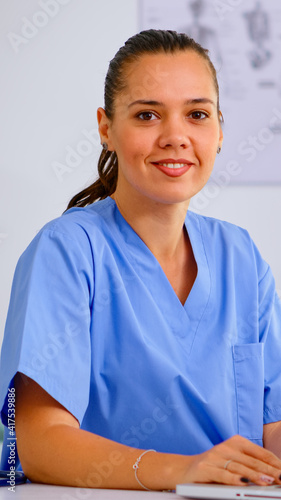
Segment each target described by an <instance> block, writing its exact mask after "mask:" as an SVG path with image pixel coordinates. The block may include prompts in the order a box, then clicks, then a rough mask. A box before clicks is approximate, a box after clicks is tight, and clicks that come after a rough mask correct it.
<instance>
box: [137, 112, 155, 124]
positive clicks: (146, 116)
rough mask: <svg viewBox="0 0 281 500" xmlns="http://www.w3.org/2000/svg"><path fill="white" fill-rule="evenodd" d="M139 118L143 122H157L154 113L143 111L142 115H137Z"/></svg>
mask: <svg viewBox="0 0 281 500" xmlns="http://www.w3.org/2000/svg"><path fill="white" fill-rule="evenodd" d="M137 118H139V119H140V120H143V121H147V122H149V121H151V120H156V119H157V116H156V115H155V114H154V113H152V111H142V112H141V113H138V114H137Z"/></svg>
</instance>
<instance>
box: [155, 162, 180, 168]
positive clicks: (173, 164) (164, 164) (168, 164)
mask: <svg viewBox="0 0 281 500" xmlns="http://www.w3.org/2000/svg"><path fill="white" fill-rule="evenodd" d="M158 165H162V166H163V167H166V168H183V167H186V163H158Z"/></svg>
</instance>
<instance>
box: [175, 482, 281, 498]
mask: <svg viewBox="0 0 281 500" xmlns="http://www.w3.org/2000/svg"><path fill="white" fill-rule="evenodd" d="M176 493H177V494H178V495H180V496H183V497H186V498H202V499H206V500H207V499H213V500H219V499H222V500H228V499H233V500H239V499H241V500H242V499H248V500H260V499H261V498H263V499H265V500H266V499H274V498H280V499H281V486H279V485H277V484H274V485H272V486H257V485H252V484H251V485H249V486H241V487H240V486H227V485H224V484H199V483H193V484H178V485H177V488H176Z"/></svg>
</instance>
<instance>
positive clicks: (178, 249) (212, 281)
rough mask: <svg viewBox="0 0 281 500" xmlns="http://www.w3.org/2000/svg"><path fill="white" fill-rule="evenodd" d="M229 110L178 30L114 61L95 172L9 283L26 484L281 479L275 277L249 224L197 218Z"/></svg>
mask: <svg viewBox="0 0 281 500" xmlns="http://www.w3.org/2000/svg"><path fill="white" fill-rule="evenodd" d="M221 117H222V115H221V112H220V107H219V90H218V85H217V79H216V73H215V70H214V67H213V65H212V63H211V61H210V59H209V57H208V54H207V52H206V51H205V50H204V49H203V48H202V47H201V46H200V45H198V44H197V43H196V42H194V40H192V39H190V38H189V37H188V36H186V35H184V34H179V33H176V32H173V31H157V30H149V31H145V32H142V33H139V34H137V35H135V36H134V37H132V38H130V39H129V40H128V41H127V42H126V44H125V45H124V47H121V49H120V50H119V51H118V52H117V54H116V56H115V57H114V59H113V60H112V61H111V62H110V66H109V70H108V74H107V76H106V82H105V106H104V108H102V107H100V108H99V109H98V111H97V119H98V124H99V133H100V139H101V143H102V145H103V149H102V152H101V156H100V160H99V166H98V170H99V178H98V179H97V180H96V181H95V182H94V184H92V185H91V186H89V187H88V188H87V189H86V190H84V191H82V192H81V193H79V194H78V195H76V196H75V197H74V198H73V199H72V200H71V201H70V203H69V206H68V210H66V212H65V213H64V214H63V215H62V216H61V217H59V218H58V219H56V220H54V221H51V222H50V223H48V224H47V225H46V226H45V227H44V228H43V229H42V230H41V231H40V232H39V233H38V234H37V235H36V237H35V239H34V240H33V241H32V242H31V244H30V245H29V247H28V248H27V249H26V251H25V252H24V254H23V255H22V256H21V258H20V260H19V263H18V266H17V269H16V272H15V277H14V283H13V288H12V293H11V303H10V308H9V313H8V317H7V324H6V330H5V337H4V342H3V347H2V356H1V366H0V375H1V381H2V385H1V392H0V408H1V415H2V420H3V423H4V424H5V426H6V429H7V430H6V433H8V431H9V411H11V409H9V399H8V394H9V393H10V392H11V391H12V393H13V395H15V401H16V413H15V415H16V417H15V419H16V433H17V441H16V440H15V443H17V451H18V453H19V459H20V463H21V466H22V468H23V470H24V472H25V473H26V475H27V476H28V478H29V479H30V480H31V481H37V482H44V483H51V484H62V485H71V486H80V487H81V486H82V487H99V488H126V489H130V488H131V489H140V488H144V489H154V490H157V489H161V490H163V489H174V488H175V486H176V484H177V483H182V482H205V483H209V482H220V483H226V484H235V485H246V484H247V483H249V482H254V483H256V484H259V485H267V484H272V483H273V482H276V483H278V484H281V476H280V473H281V460H280V457H281V452H280V450H281V437H280V436H281V433H280V422H279V421H280V420H281V407H280V400H281V372H280V357H281V341H280V339H281V305H280V301H279V299H278V297H277V294H276V292H275V285H274V279H273V276H272V273H271V270H270V268H269V266H268V264H267V263H266V262H265V261H264V260H263V259H262V257H261V256H260V254H259V252H258V250H257V248H256V247H255V245H254V243H253V241H252V240H251V238H250V237H249V235H248V233H247V232H246V231H245V230H243V229H241V228H239V227H237V226H234V225H231V224H229V223H226V222H222V221H220V220H215V219H211V218H207V217H203V216H199V215H197V214H195V213H192V212H191V211H190V210H189V209H188V207H189V202H190V199H191V198H192V197H193V196H194V195H195V194H196V193H198V192H199V191H200V190H201V189H202V188H203V186H204V185H205V184H206V182H207V181H208V179H209V177H210V174H211V172H212V168H213V164H214V161H215V158H216V154H217V153H219V152H220V149H221V147H222V142H223V132H222V127H221V122H222V118H221ZM241 325H243V328H242V327H241ZM10 429H11V427H10ZM13 429H14V427H13V428H12V431H13ZM6 437H7V436H6ZM7 442H8V441H7V440H6V441H5V442H4V448H3V454H2V464H1V467H2V468H7V467H8V460H7V449H8V448H7V446H8V445H7ZM15 446H16V445H15ZM152 452H153V453H152ZM273 452H275V453H276V454H274V453H273ZM5 460H6V462H5Z"/></svg>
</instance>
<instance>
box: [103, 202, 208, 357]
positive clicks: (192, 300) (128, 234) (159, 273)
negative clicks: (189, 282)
mask: <svg viewBox="0 0 281 500" xmlns="http://www.w3.org/2000/svg"><path fill="white" fill-rule="evenodd" d="M109 200H110V203H112V204H114V205H113V206H114V210H113V216H114V219H115V222H116V230H117V234H118V233H119V238H118V239H119V242H120V243H121V244H122V248H123V250H124V252H125V253H126V255H127V258H128V259H129V260H130V261H131V263H132V264H133V267H134V269H135V270H136V271H137V273H138V276H139V278H140V279H141V280H142V282H143V283H144V284H145V286H146V288H147V289H148V290H149V292H150V294H151V300H153V301H154V302H155V304H156V306H157V307H158V308H159V309H160V310H162V311H163V314H164V315H165V318H166V320H167V321H168V322H169V324H170V327H171V329H172V330H173V333H174V334H175V336H176V337H178V338H182V339H185V347H186V348H187V349H188V350H190V348H191V345H192V343H193V340H194V335H195V333H196V331H197V328H198V326H199V323H200V321H201V319H202V317H203V314H204V311H205V309H206V306H207V303H208V300H209V296H210V290H211V280H210V271H209V266H208V261H207V255H206V250H205V246H204V241H203V237H202V233H201V227H200V217H198V216H197V215H196V214H195V213H194V212H190V211H188V212H187V215H186V219H185V227H186V231H187V233H188V236H189V239H190V243H191V247H192V250H193V254H194V258H195V260H196V263H197V275H196V278H195V281H194V283H193V286H192V288H191V290H190V292H189V295H188V297H187V299H186V301H185V303H184V304H182V303H181V301H180V300H179V298H178V296H177V294H176V292H175V291H174V289H173V287H172V285H171V283H170V281H169V280H168V278H167V276H166V274H165V272H164V270H163V269H162V267H161V265H160V264H159V262H158V260H157V259H156V257H155V256H154V254H153V253H152V252H151V250H150V249H149V248H148V247H147V245H146V244H145V243H144V241H143V240H142V239H141V238H140V236H139V235H138V234H137V233H136V232H135V230H134V229H133V228H132V227H131V226H130V225H129V224H128V222H127V221H126V219H125V218H124V217H123V216H122V214H121V212H120V211H119V209H118V207H117V205H116V203H115V201H114V200H113V199H112V198H110V199H109ZM186 341H188V342H187V343H188V345H189V347H188V345H186Z"/></svg>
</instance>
